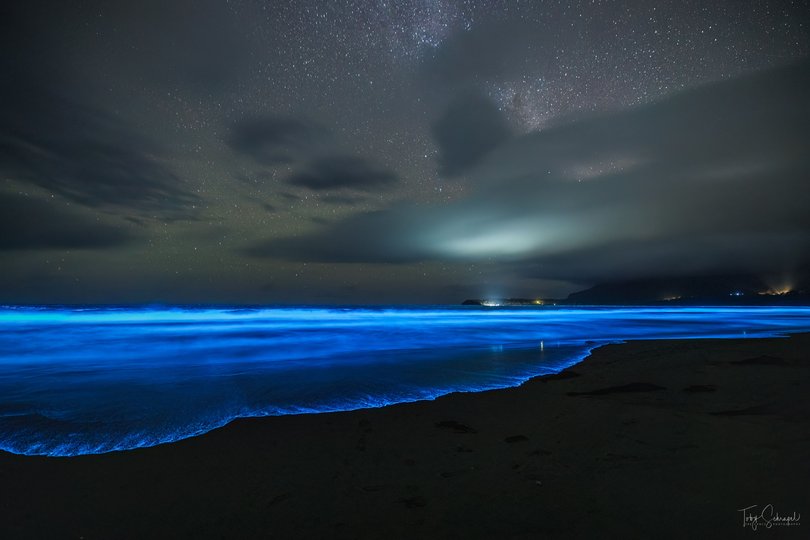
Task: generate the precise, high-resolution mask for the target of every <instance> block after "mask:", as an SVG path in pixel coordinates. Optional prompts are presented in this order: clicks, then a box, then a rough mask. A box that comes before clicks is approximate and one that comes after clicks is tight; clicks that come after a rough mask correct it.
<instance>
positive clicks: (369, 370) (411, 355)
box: [0, 306, 810, 456]
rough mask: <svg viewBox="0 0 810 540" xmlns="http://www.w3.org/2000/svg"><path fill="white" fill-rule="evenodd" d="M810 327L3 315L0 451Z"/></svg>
mask: <svg viewBox="0 0 810 540" xmlns="http://www.w3.org/2000/svg"><path fill="white" fill-rule="evenodd" d="M802 331H810V308H808V307H675V308H667V307H660V308H659V307H576V308H572V307H548V306H542V307H525V308H523V307H520V308H515V307H513V308H509V307H502V308H489V307H478V306H463V307H461V306H430V307H407V308H405V307H394V306H391V307H334V308H332V307H329V308H327V307H268V308H239V307H234V308H223V307H217V308H190V307H158V308H155V307H143V308H132V307H81V308H79V307H69V308H67V307H63V308H55V307H30V306H28V307H8V306H6V307H3V308H0V449H2V450H5V451H8V452H13V453H17V454H27V455H50V456H75V455H81V454H96V453H103V452H112V451H119V450H129V449H133V448H140V447H147V446H153V445H157V444H163V443H171V442H173V441H177V440H180V439H185V438H188V437H193V436H195V435H199V434H202V433H205V432H207V431H210V430H212V429H215V428H217V427H220V426H223V425H225V424H227V423H228V422H229V421H231V420H233V419H234V418H239V417H252V416H272V415H284V414H302V413H319V412H332V411H343V410H352V409H358V408H365V407H382V406H386V405H391V404H395V403H403V402H409V401H416V400H425V399H433V398H436V397H438V396H441V395H444V394H447V393H450V392H473V391H480V390H487V389H494V388H503V387H510V386H516V385H519V384H521V383H522V382H524V381H526V380H527V379H529V378H531V377H535V376H538V375H544V374H550V373H556V372H558V371H560V370H562V369H564V368H566V367H569V366H571V365H573V364H576V363H577V362H579V361H581V360H582V359H583V358H584V357H585V356H587V355H588V353H589V352H590V351H591V350H592V349H593V348H594V347H597V346H600V345H602V344H605V343H613V342H620V341H623V340H630V339H662V338H744V337H764V336H781V335H785V334H786V333H789V332H802Z"/></svg>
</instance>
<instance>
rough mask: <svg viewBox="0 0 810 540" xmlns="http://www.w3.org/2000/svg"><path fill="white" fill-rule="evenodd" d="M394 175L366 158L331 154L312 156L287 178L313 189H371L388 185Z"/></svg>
mask: <svg viewBox="0 0 810 540" xmlns="http://www.w3.org/2000/svg"><path fill="white" fill-rule="evenodd" d="M396 179H397V176H396V175H395V174H394V173H393V172H391V171H389V170H387V169H383V168H381V167H378V166H377V165H375V164H373V163H371V162H369V161H368V160H366V159H363V158H360V157H356V156H331V157H323V158H318V159H315V160H313V161H312V162H310V163H308V164H307V165H306V167H304V168H303V169H302V170H301V171H299V172H296V173H294V174H293V175H292V176H290V177H289V178H287V180H286V182H287V183H288V184H290V185H293V186H298V187H305V188H309V189H311V190H314V191H327V190H337V189H355V190H358V191H372V190H374V189H379V188H387V187H388V186H389V185H390V184H392V183H394V182H395V181H396Z"/></svg>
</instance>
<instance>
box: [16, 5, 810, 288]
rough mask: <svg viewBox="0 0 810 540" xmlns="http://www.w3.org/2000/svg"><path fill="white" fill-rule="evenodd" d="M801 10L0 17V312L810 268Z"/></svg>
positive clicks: (778, 276)
mask: <svg viewBox="0 0 810 540" xmlns="http://www.w3.org/2000/svg"><path fill="white" fill-rule="evenodd" d="M808 15H810V3H808V2H807V1H795V2H790V1H773V2H767V1H757V2H738V1H721V0H717V1H712V2H705V1H691V0H679V1H673V2H652V1H638V2H607V1H587V2H572V1H544V2H521V1H517V0H515V1H496V0H493V1H472V0H469V1H463V0H459V1H444V0H404V1H396V2H395V1H359V0H348V1H343V0H334V1H328V2H325V1H324V2H311V1H306V0H300V1H294V2H284V1H273V2H270V1H264V2H261V1H248V0H230V1H225V0H221V1H214V0H195V1H193V2H192V1H187V0H173V1H156V0H144V1H140V2H126V3H125V2H90V1H77V2H38V1H32V2H16V3H11V2H7V3H4V4H3V6H2V7H0V36H1V37H0V39H1V40H2V48H0V68H2V72H3V77H2V79H0V269H2V271H1V272H0V275H1V276H2V280H0V302H1V303H38V302H45V303H82V302H88V303H131V302H135V303H250V304H260V303H327V304H335V303H388V302H400V303H442V302H449V303H458V302H460V301H461V300H463V299H465V298H480V297H487V296H523V297H561V296H563V297H564V296H565V295H566V294H568V293H570V292H573V291H576V290H580V289H583V288H585V287H588V286H591V285H594V284H597V283H602V282H610V281H612V280H624V279H633V278H649V277H662V276H663V277H666V276H673V277H683V276H691V275H711V274H716V273H726V274H727V273H745V274H756V275H759V276H762V277H763V278H764V279H770V280H774V281H780V280H782V281H784V280H786V279H787V280H789V279H791V276H794V275H795V274H797V273H802V272H806V271H807V268H808V264H810V212H807V201H808V200H810V193H809V192H810V187H809V186H810V152H808V150H810V103H809V102H808V97H807V96H809V95H810V62H808V60H807V57H808V54H810V39H808V38H809V37H810V36H809V35H808V33H809V32H810V17H808Z"/></svg>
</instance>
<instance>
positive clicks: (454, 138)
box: [433, 95, 512, 176]
mask: <svg viewBox="0 0 810 540" xmlns="http://www.w3.org/2000/svg"><path fill="white" fill-rule="evenodd" d="M511 135H512V134H511V131H510V129H509V124H508V123H507V121H506V118H504V116H503V114H502V113H501V111H499V110H498V108H497V107H496V106H495V104H494V103H492V101H491V100H489V99H487V98H485V97H483V96H479V95H464V96H462V97H460V98H457V99H456V100H454V101H453V102H452V103H451V104H450V106H449V107H448V108H447V110H446V111H445V112H444V114H442V116H441V117H440V118H439V119H438V120H437V121H436V122H435V123H434V124H433V136H434V138H435V139H436V144H437V145H438V147H439V172H440V173H441V174H443V175H448V176H452V175H456V174H459V173H462V172H464V171H465V170H467V169H469V168H470V167H472V166H473V165H475V164H476V162H477V161H478V160H479V159H480V158H481V157H483V156H484V155H485V154H486V153H487V152H489V151H490V150H492V149H493V148H495V147H496V146H498V145H499V144H501V143H502V142H504V141H505V140H507V139H509V137H511Z"/></svg>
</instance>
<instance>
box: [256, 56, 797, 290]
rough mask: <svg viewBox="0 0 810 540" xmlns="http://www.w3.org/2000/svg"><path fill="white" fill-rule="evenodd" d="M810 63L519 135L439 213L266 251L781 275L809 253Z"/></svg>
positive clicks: (390, 216)
mask: <svg viewBox="0 0 810 540" xmlns="http://www.w3.org/2000/svg"><path fill="white" fill-rule="evenodd" d="M807 95H810V63H808V62H807V61H805V62H801V63H799V64H796V65H793V66H789V67H786V68H782V69H776V70H771V71H767V72H762V73H759V74H755V75H753V76H747V77H743V78H738V79H734V80H729V81H726V82H721V83H716V84H712V85H707V86H704V87H700V88H697V89H694V90H690V91H686V92H683V93H681V94H678V95H675V96H673V97H671V98H669V99H665V100H663V101H660V102H658V103H654V104H651V105H648V106H644V107H639V108H634V109H629V110H626V111H621V112H617V113H612V114H607V115H601V116H594V117H591V118H587V119H580V120H578V121H575V122H572V123H569V124H566V125H560V126H558V127H554V128H550V129H547V130H544V131H541V132H534V133H530V134H528V135H525V136H522V137H517V138H513V139H511V140H510V141H507V142H505V143H503V144H501V145H500V146H499V147H497V148H496V149H495V150H493V151H492V152H490V153H489V154H488V155H487V156H486V157H485V158H483V159H482V160H481V162H480V163H479V164H478V165H477V166H476V167H474V168H473V169H471V170H470V172H469V177H470V179H471V184H472V187H473V189H474V191H473V192H472V194H471V195H470V196H469V197H467V198H465V199H462V200H459V201H457V202H454V203H452V204H449V205H442V206H438V205H437V206H433V207H430V206H415V205H413V206H409V205H399V206H395V207H393V208H391V209H389V210H388V211H385V212H378V213H374V214H361V215H357V216H354V217H350V218H348V219H347V220H345V221H343V222H339V223H337V224H335V225H334V226H332V228H331V229H324V230H322V231H320V232H317V233H313V234H311V235H310V236H307V237H303V238H302V237H298V238H296V239H286V240H276V241H270V242H266V243H264V244H262V245H261V246H256V247H255V248H254V249H253V250H252V253H253V254H254V255H266V256H274V257H285V258H291V259H297V260H328V261H354V262H359V261H369V262H383V261H386V262H402V261H420V260H464V261H483V260H487V261H490V260H497V261H501V262H504V263H508V264H511V265H513V266H514V268H515V269H517V270H518V271H522V272H526V273H527V274H531V275H534V276H536V277H549V278H551V277H558V278H562V279H568V280H575V279H576V280H589V279H604V278H605V277H628V276H635V275H644V274H653V273H657V274H658V275H661V274H677V273H690V272H701V271H718V270H724V269H729V270H751V271H757V272H777V271H782V270H784V269H785V268H788V267H795V266H800V265H802V264H807V259H808V257H810V245H808V243H809V242H808V238H810V235H808V233H810V213H808V212H807V205H806V201H807V200H810V182H808V178H810V153H808V152H807V149H808V148H810V102H808V100H807Z"/></svg>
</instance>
